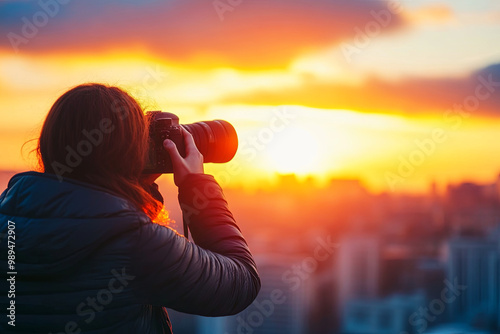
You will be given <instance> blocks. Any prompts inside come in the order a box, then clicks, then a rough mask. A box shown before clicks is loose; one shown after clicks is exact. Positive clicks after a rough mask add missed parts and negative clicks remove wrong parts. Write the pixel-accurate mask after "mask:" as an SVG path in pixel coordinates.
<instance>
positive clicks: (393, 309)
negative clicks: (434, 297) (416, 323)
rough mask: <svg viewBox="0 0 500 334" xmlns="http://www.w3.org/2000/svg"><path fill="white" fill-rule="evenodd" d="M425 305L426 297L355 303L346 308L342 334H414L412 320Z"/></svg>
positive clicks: (394, 298)
mask: <svg viewBox="0 0 500 334" xmlns="http://www.w3.org/2000/svg"><path fill="white" fill-rule="evenodd" d="M424 303H425V296H424V295H423V294H414V295H394V296H391V297H388V298H385V299H370V300H364V299H359V300H351V301H349V302H347V304H346V306H345V311H344V316H343V319H342V331H341V332H342V334H361V333H363V334H397V333H414V332H415V329H414V328H412V327H411V326H410V323H409V321H408V319H410V316H411V315H412V314H413V313H414V312H415V311H416V310H418V309H419V308H420V307H422V306H423V305H424Z"/></svg>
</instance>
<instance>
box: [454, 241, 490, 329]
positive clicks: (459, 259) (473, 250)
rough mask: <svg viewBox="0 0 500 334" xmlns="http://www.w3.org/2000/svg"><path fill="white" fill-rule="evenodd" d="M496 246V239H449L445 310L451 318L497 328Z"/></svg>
mask: <svg viewBox="0 0 500 334" xmlns="http://www.w3.org/2000/svg"><path fill="white" fill-rule="evenodd" d="M499 247H500V246H499V241H498V239H496V240H491V239H488V238H472V237H469V238H465V237H461V238H458V239H452V240H451V241H450V242H449V260H448V268H447V280H448V282H449V283H448V284H451V287H447V288H448V289H449V290H450V291H451V292H452V293H451V294H450V302H449V306H448V310H449V315H450V318H451V319H452V320H453V321H456V322H465V323H468V324H470V325H473V326H474V327H478V328H485V329H495V330H500V326H499V320H500V315H499V314H500V289H499V288H500V287H499V282H500V281H499V279H500V277H499V274H500V251H499V250H500V248H499ZM453 296H454V297H456V299H455V298H452V297H453ZM452 299H453V300H452Z"/></svg>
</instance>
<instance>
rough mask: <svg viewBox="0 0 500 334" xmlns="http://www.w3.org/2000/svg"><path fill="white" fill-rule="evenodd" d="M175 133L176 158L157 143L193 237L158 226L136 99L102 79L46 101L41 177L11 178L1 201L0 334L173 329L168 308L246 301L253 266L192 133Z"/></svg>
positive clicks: (225, 311) (209, 311) (200, 310)
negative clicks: (178, 137) (179, 141)
mask: <svg viewBox="0 0 500 334" xmlns="http://www.w3.org/2000/svg"><path fill="white" fill-rule="evenodd" d="M182 136H183V140H184V144H185V150H186V155H185V157H184V158H183V157H182V156H181V155H180V154H179V152H178V150H177V147H176V145H175V144H174V143H173V142H172V141H170V140H168V139H167V140H165V141H164V143H163V144H164V147H165V153H167V152H168V154H169V155H170V157H171V160H172V165H173V170H174V182H175V184H176V185H177V187H178V188H179V203H180V206H181V209H182V211H183V216H184V220H185V222H186V223H188V226H189V229H190V231H191V233H192V236H193V240H194V243H192V242H190V241H189V240H188V239H186V238H185V237H184V236H182V235H179V234H178V233H177V232H175V231H174V230H172V229H171V228H169V227H165V226H162V225H166V223H167V221H166V218H165V216H166V215H165V214H164V213H165V212H164V210H163V204H162V201H163V199H162V198H161V195H160V194H159V192H158V189H157V186H156V184H154V183H153V182H154V179H155V178H157V177H158V176H159V175H155V174H144V173H143V171H144V165H145V161H146V157H147V154H148V119H147V118H146V117H145V116H144V113H143V110H142V109H141V107H140V106H139V105H138V103H137V102H136V101H135V100H134V99H133V98H132V97H130V96H129V95H128V94H127V93H126V92H124V91H122V90H120V89H119V88H116V87H109V86H104V85H100V84H85V85H80V86H77V87H75V88H73V89H71V90H69V91H68V92H66V93H64V94H63V95H62V96H61V97H60V98H59V99H58V100H57V101H56V102H55V103H54V105H53V106H52V108H51V110H50V111H49V113H48V115H47V117H46V119H45V122H44V124H43V127H42V130H41V134H40V138H39V142H38V148H37V153H38V158H39V163H40V169H41V172H25V173H21V174H17V175H15V176H14V177H13V178H12V179H11V180H10V182H9V185H8V188H7V189H6V190H5V191H4V192H3V193H2V195H1V197H0V233H2V234H3V235H7V234H9V233H10V234H14V233H15V250H13V251H12V252H11V253H12V254H13V255H12V257H10V258H9V259H10V262H9V261H8V257H7V254H8V250H9V249H14V248H13V247H12V245H11V242H9V243H7V241H6V240H7V239H5V240H3V241H2V242H1V243H0V253H1V254H2V255H1V256H0V266H1V267H2V268H3V269H2V275H3V276H2V277H1V281H2V283H0V287H1V288H2V292H1V293H0V307H1V309H2V310H3V312H7V313H6V314H4V315H3V316H2V318H3V320H2V321H1V325H0V332H2V333H30V334H33V333H45V334H47V333H54V334H55V333H87V332H88V333H94V334H97V333H171V332H172V328H171V325H170V321H169V318H168V314H167V312H166V309H165V308H166V307H168V308H172V309H175V310H178V311H181V312H186V313H192V314H199V315H204V316H224V315H231V314H235V313H238V312H240V311H242V310H243V309H245V308H246V307H247V306H248V305H250V303H252V301H253V300H254V299H255V297H256V296H257V293H258V291H259V289H260V280H259V276H258V273H257V270H256V266H255V262H254V260H253V258H252V255H251V253H250V251H249V249H248V246H247V244H246V241H245V239H244V238H243V236H242V234H241V232H240V230H239V228H238V226H237V225H236V223H235V221H234V218H233V216H232V214H231V212H230V211H229V209H228V207H227V202H226V201H225V199H224V197H223V194H222V190H221V188H220V187H219V185H218V184H217V183H216V181H215V179H214V178H213V177H212V176H210V175H207V174H204V173H203V156H202V155H201V154H200V152H199V151H198V149H197V147H196V144H195V142H194V140H193V138H192V136H191V134H190V133H189V132H188V131H186V130H182ZM9 224H10V225H9ZM12 224H14V225H12ZM11 225H12V226H14V227H11ZM10 230H13V232H12V233H11V232H10ZM9 240H10V239H9ZM8 244H9V245H10V246H8ZM8 247H12V248H8ZM11 253H9V254H11ZM9 266H12V267H9ZM7 272H14V273H15V274H12V275H13V276H12V277H13V279H14V280H15V284H14V285H12V284H11V283H9V281H8V279H10V277H11V275H10V274H7ZM9 284H10V285H9ZM12 286H14V290H15V293H14V296H13V297H12V296H9V297H8V296H7V293H6V292H8V291H9V289H11V288H12ZM11 305H13V306H11ZM9 307H11V310H8V308H9ZM12 307H14V311H12ZM6 310H7V311H6ZM12 313H14V315H13V317H14V325H12V323H10V324H9V323H7V322H8V321H12V320H11V319H12ZM6 316H7V317H6ZM9 316H10V318H9ZM174 327H175V326H174Z"/></svg>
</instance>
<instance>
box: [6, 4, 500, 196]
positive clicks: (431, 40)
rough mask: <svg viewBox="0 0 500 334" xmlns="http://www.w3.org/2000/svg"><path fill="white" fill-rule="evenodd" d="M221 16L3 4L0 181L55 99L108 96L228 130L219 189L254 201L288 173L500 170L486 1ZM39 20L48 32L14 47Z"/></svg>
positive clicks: (482, 176) (376, 180)
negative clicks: (87, 85) (263, 187)
mask: <svg viewBox="0 0 500 334" xmlns="http://www.w3.org/2000/svg"><path fill="white" fill-rule="evenodd" d="M224 8H225V10H224V11H221V9H220V8H218V9H217V8H214V7H213V5H212V4H211V3H210V2H206V1H201V0H200V1H198V0H189V1H186V0H184V1H154V0H150V1H142V2H139V1H133V0H129V1H125V2H123V1H122V2H118V1H94V0H92V1H87V2H74V3H69V4H67V5H60V6H59V8H52V9H46V8H45V9H44V8H42V7H39V5H38V4H37V3H25V2H20V3H19V2H14V1H4V2H2V3H1V4H0V31H1V33H2V34H1V35H2V36H3V38H2V39H1V40H0V117H1V123H0V131H1V132H0V145H1V146H2V148H3V149H2V150H1V153H0V168H2V169H26V168H29V166H30V161H29V158H28V159H23V158H22V156H21V155H20V154H19V151H20V148H21V145H22V143H24V142H25V141H27V140H29V139H31V138H36V136H37V132H38V130H39V127H40V125H41V122H42V121H43V118H44V116H45V114H46V113H47V111H48V109H49V108H50V106H51V104H52V103H53V102H54V101H55V99H56V98H57V97H58V96H59V95H61V94H62V93H63V92H64V91H66V90H67V89H69V88H70V87H72V86H74V85H77V84H80V83H82V82H104V83H108V84H112V85H118V86H120V87H123V88H125V89H127V90H129V91H130V92H131V93H132V94H133V95H134V96H135V97H136V98H137V99H138V100H139V101H140V102H141V103H142V104H143V106H144V107H145V109H162V110H164V111H167V110H168V111H171V112H174V113H177V114H178V115H179V116H180V118H181V122H186V123H187V122H194V121H199V120H209V119H214V118H222V119H226V120H228V121H230V122H231V123H232V124H234V125H235V127H236V129H237V131H238V133H239V138H240V150H239V152H238V154H237V156H236V157H235V159H234V160H233V162H231V163H229V164H225V165H219V166H207V170H208V171H209V172H212V173H214V174H215V175H216V177H218V178H219V179H220V180H221V182H222V183H225V182H226V183H229V184H232V185H245V186H247V187H252V186H254V185H255V184H256V181H255V180H269V181H270V182H272V180H273V178H274V176H275V175H276V173H296V174H298V175H299V176H300V177H307V175H312V176H314V177H316V178H317V179H318V181H319V182H324V181H325V180H327V179H328V178H329V177H350V178H353V177H354V178H357V177H359V178H362V179H363V180H365V182H366V184H367V185H368V186H369V187H370V188H371V189H372V190H375V191H382V190H395V191H407V190H410V191H422V190H426V189H427V188H428V183H429V182H430V181H432V180H436V181H437V182H438V183H440V184H442V185H444V184H446V183H447V182H458V181H460V180H463V179H470V180H477V181H481V182H489V181H491V180H493V179H494V178H495V177H496V175H497V174H498V172H499V171H500V158H497V156H498V154H497V152H499V151H500V144H499V143H500V140H499V139H500V135H499V134H498V130H499V129H500V127H499V126H500V118H499V117H498V112H499V110H500V108H499V107H500V93H499V92H498V89H500V65H496V64H500V43H499V42H500V14H499V13H500V6H498V5H496V3H494V2H491V1H488V0H480V1H477V2H474V4H468V5H465V4H463V3H459V4H457V3H454V2H452V1H440V2H437V3H435V4H433V5H429V3H428V2H426V1H398V2H395V1H392V2H383V1H368V0H353V1H349V2H347V1H339V2H332V1H326V0H324V1H323V0H321V1H314V2H304V1H296V0H292V1H284V0H269V1H252V2H246V1H243V2H241V4H239V5H238V6H233V7H231V8H229V7H224ZM56 9H57V12H56ZM51 11H52V12H51ZM40 12H45V13H46V16H47V18H48V19H47V23H46V24H45V25H42V24H39V27H37V28H36V29H37V32H36V33H34V34H33V35H34V36H31V35H29V36H28V35H26V34H24V35H23V31H24V33H25V32H26V29H27V28H26V27H24V26H23V24H25V22H26V20H28V21H29V22H32V23H36V22H35V21H34V19H35V18H36V15H38V19H40V18H42V19H43V15H42V14H39V13H40ZM50 14H54V15H50ZM40 15H42V16H40ZM23 18H26V20H24V21H23ZM38 23H40V22H38ZM42 23H43V22H42ZM23 29H24V30H23ZM16 36H17V37H16ZM16 38H21V39H16ZM21 40H22V42H20V41H21ZM13 41H14V42H13ZM16 41H17V43H18V44H16ZM16 49H17V52H16ZM30 147H32V146H29V145H28V146H27V147H26V150H25V151H27V150H29V148H30ZM25 155H26V154H25ZM257 183H258V182H257Z"/></svg>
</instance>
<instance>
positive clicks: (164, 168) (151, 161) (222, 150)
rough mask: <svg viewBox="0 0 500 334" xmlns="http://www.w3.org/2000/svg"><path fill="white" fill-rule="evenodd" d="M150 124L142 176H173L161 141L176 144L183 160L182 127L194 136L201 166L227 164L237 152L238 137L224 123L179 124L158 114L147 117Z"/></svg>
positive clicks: (184, 149)
mask: <svg viewBox="0 0 500 334" xmlns="http://www.w3.org/2000/svg"><path fill="white" fill-rule="evenodd" d="M146 117H147V118H148V124H149V150H148V156H147V159H146V166H145V168H144V173H172V172H173V166H172V160H171V159H170V156H169V155H168V152H167V151H166V150H165V148H164V147H163V141H164V140H165V139H170V140H172V141H173V142H174V143H175V146H177V149H178V150H179V153H180V154H181V156H183V157H185V156H186V148H185V145H184V138H183V136H182V132H181V126H182V127H183V128H184V129H186V130H187V131H188V132H189V133H191V135H193V139H194V142H195V144H196V147H197V148H198V150H199V151H200V153H201V154H202V155H203V162H204V163H205V162H216V163H224V162H228V161H230V160H231V159H232V158H233V157H234V155H235V154H236V151H237V149H238V135H237V134H236V130H235V129H234V127H233V126H232V125H231V124H230V123H229V122H226V121H224V120H213V121H203V122H196V123H191V124H179V117H177V116H176V115H175V114H172V113H168V112H161V111H148V112H147V113H146Z"/></svg>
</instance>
